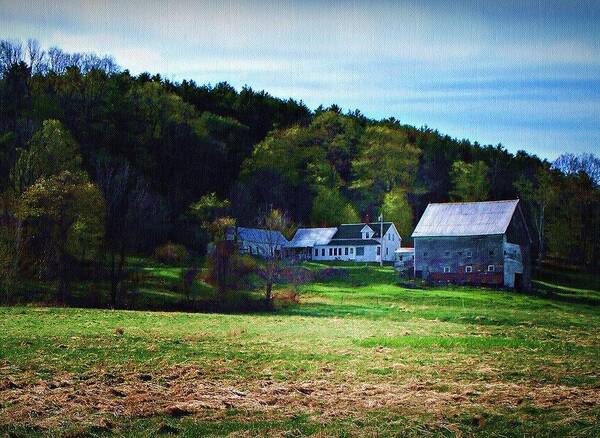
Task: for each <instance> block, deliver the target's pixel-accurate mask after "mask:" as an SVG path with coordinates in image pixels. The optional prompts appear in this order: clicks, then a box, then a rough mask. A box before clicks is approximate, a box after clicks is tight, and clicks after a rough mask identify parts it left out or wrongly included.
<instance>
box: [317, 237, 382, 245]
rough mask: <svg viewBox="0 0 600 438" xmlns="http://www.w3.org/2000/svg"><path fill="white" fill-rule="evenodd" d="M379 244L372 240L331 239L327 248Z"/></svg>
mask: <svg viewBox="0 0 600 438" xmlns="http://www.w3.org/2000/svg"><path fill="white" fill-rule="evenodd" d="M379 244H380V243H379V241H377V240H373V239H339V240H336V239H332V240H330V241H329V243H328V244H327V246H372V245H379Z"/></svg>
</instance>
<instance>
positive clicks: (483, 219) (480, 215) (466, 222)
mask: <svg viewBox="0 0 600 438" xmlns="http://www.w3.org/2000/svg"><path fill="white" fill-rule="evenodd" d="M518 203H519V200H518V199H514V200H508V201H489V202H457V203H448V204H429V205H428V206H427V208H426V209H425V213H423V216H422V217H421V220H420V221H419V223H418V224H417V227H416V228H415V231H414V232H413V234H412V237H442V236H485V235H494V234H504V233H505V232H506V229H507V228H508V225H509V224H510V221H511V219H512V217H513V214H514V212H515V209H516V208H517V204H518Z"/></svg>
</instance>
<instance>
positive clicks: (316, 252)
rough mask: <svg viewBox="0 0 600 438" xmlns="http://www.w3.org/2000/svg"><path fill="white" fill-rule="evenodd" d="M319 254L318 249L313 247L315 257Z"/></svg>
mask: <svg viewBox="0 0 600 438" xmlns="http://www.w3.org/2000/svg"><path fill="white" fill-rule="evenodd" d="M318 255H319V250H318V249H315V257H317V256H318Z"/></svg>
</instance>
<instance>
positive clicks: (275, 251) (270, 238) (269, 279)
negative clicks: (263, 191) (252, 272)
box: [257, 208, 291, 302]
mask: <svg viewBox="0 0 600 438" xmlns="http://www.w3.org/2000/svg"><path fill="white" fill-rule="evenodd" d="M257 225H258V226H259V227H260V228H262V229H264V230H265V242H264V243H265V245H266V246H267V248H266V249H267V251H266V254H265V261H266V263H265V281H266V283H265V298H266V300H267V301H269V302H270V301H271V299H272V292H273V283H274V282H275V280H276V278H277V274H278V272H279V268H280V265H281V261H282V259H283V244H284V243H285V242H284V241H282V239H281V235H282V234H286V233H288V232H289V230H290V228H291V221H290V220H289V218H288V217H287V215H285V214H284V213H282V212H281V211H280V210H274V209H272V208H271V209H269V210H268V211H267V212H266V213H265V214H263V215H261V216H259V217H258V218H257Z"/></svg>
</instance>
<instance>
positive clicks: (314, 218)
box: [310, 187, 360, 227]
mask: <svg viewBox="0 0 600 438" xmlns="http://www.w3.org/2000/svg"><path fill="white" fill-rule="evenodd" d="M359 220H360V218H359V216H358V214H357V213H356V210H354V207H352V204H350V202H348V201H347V200H346V199H344V197H343V196H342V195H341V194H340V192H339V191H338V190H335V189H328V188H326V187H319V188H318V191H317V195H316V196H315V198H314V199H313V207H312V211H311V213H310V221H311V223H312V225H313V226H317V227H322V226H337V225H339V224H352V223H357V222H358V221H359Z"/></svg>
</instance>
